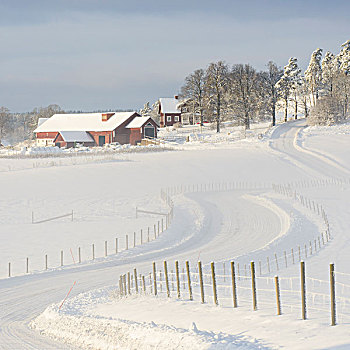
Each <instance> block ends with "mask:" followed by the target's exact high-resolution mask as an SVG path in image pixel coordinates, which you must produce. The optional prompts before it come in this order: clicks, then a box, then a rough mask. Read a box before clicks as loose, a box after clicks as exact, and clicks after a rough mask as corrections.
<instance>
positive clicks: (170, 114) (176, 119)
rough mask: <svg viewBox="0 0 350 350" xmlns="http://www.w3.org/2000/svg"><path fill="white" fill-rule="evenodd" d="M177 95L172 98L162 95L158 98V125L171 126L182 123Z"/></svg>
mask: <svg viewBox="0 0 350 350" xmlns="http://www.w3.org/2000/svg"><path fill="white" fill-rule="evenodd" d="M178 104H179V99H178V96H174V97H173V98H168V97H162V98H160V99H159V111H158V113H159V114H160V127H166V126H173V125H174V124H176V123H182V120H181V109H180V108H179V107H178Z"/></svg>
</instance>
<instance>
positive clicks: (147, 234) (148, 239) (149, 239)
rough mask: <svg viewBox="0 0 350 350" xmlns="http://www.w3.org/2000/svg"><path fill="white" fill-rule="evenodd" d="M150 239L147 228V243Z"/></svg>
mask: <svg viewBox="0 0 350 350" xmlns="http://www.w3.org/2000/svg"><path fill="white" fill-rule="evenodd" d="M149 241H150V239H149V227H148V228H147V242H149Z"/></svg>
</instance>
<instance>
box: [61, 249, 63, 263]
mask: <svg viewBox="0 0 350 350" xmlns="http://www.w3.org/2000/svg"><path fill="white" fill-rule="evenodd" d="M61 266H63V250H61Z"/></svg>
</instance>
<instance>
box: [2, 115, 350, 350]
mask: <svg viewBox="0 0 350 350" xmlns="http://www.w3.org/2000/svg"><path fill="white" fill-rule="evenodd" d="M303 123H304V122H303V121H297V122H291V123H287V124H285V125H280V126H278V127H276V128H274V129H271V130H268V128H264V132H263V133H261V135H260V132H259V133H254V134H253V135H252V137H248V138H247V139H243V140H235V141H234V140H228V139H227V137H230V135H226V136H225V138H226V139H225V140H224V139H222V140H221V141H220V140H212V141H214V142H213V143H210V142H207V141H208V140H207V141H205V138H206V137H205V138H201V136H200V135H199V136H198V135H197V136H195V137H194V140H192V142H189V143H187V144H186V143H184V144H182V145H181V146H179V148H178V150H176V149H175V150H172V151H164V152H146V153H128V154H127V155H125V154H122V155H121V154H119V155H114V156H113V157H114V158H113V159H104V160H101V159H95V160H96V161H94V159H93V158H91V159H90V161H89V162H85V161H81V162H79V161H78V162H76V163H75V164H73V163H72V162H71V161H70V160H68V159H61V161H62V162H64V164H63V163H62V164H53V165H52V166H46V163H45V162H48V161H51V160H50V159H45V160H40V161H41V162H44V163H38V166H36V167H33V166H32V167H30V165H31V164H32V162H33V159H1V161H0V168H2V169H3V172H1V173H0V184H1V197H0V224H1V232H0V235H1V238H2V240H1V241H2V242H3V244H2V245H1V246H0V277H1V278H2V279H1V280H0V289H1V293H0V295H1V296H0V304H1V307H0V315H1V321H0V327H1V333H0V348H3V349H19V348H23V349H50V348H52V349H67V348H68V349H69V348H82V349H89V348H91V349H117V348H121V349H132V348H138V349H142V348H144V349H148V348H149V349H151V348H158V349H162V348H167V349H169V348H170V349H171V348H174V349H175V348H191V349H192V348H193V349H209V348H219V349H220V348H222V349H228V348H230V349H231V348H232V349H235V348H242V349H258V348H259V349H262V348H279V347H286V348H294V349H305V348H308V349H316V348H317V349H321V348H327V349H328V348H337V349H340V348H344V349H345V348H348V347H349V346H350V336H349V335H348V334H349V331H350V328H349V321H350V287H349V286H350V271H349V268H348V266H349V258H348V253H347V252H348V249H349V247H350V246H349V241H348V238H347V232H348V227H349V226H350V219H349V218H350V209H349V192H350V184H349V179H350V171H349V168H350V159H349V155H348V152H347V149H346V145H348V144H349V139H350V135H349V127H348V126H346V125H345V126H339V127H332V128H331V131H330V132H329V133H328V132H326V131H325V130H324V129H322V128H307V129H303ZM265 132H266V133H265ZM212 137H214V136H212ZM218 145H220V146H219V147H218ZM79 159H83V158H79ZM52 160H55V159H52ZM60 165H64V166H60ZM9 170H10V171H9ZM276 185H283V186H284V187H283V188H282V191H281V187H276ZM161 189H165V190H166V189H168V190H169V189H170V191H169V194H170V196H171V197H172V199H173V201H174V217H173V220H172V221H171V224H170V226H169V228H168V229H166V230H164V232H163V233H161V234H160V235H159V237H158V236H157V235H156V236H157V238H156V239H153V238H154V225H156V229H157V225H158V222H161V219H162V218H163V219H164V216H163V215H156V214H141V213H139V214H138V216H137V218H136V216H135V210H136V207H138V208H139V209H143V210H147V211H152V212H158V213H165V212H168V210H169V206H168V205H167V204H166V203H165V202H164V201H163V200H162V199H161V198H160V191H161ZM282 192H283V193H282ZM315 205H316V206H315ZM317 205H318V210H317ZM320 208H323V209H324V211H325V212H326V214H327V218H328V220H329V225H330V240H329V242H328V236H327V235H326V233H325V231H326V230H327V225H326V222H325V219H324V217H323V215H322V214H321V213H320ZM72 210H73V212H74V219H73V221H72V220H71V218H70V217H66V218H62V219H57V220H53V221H48V222H43V223H38V224H32V213H33V212H34V219H35V221H37V220H44V219H47V218H52V217H55V216H59V215H63V214H68V213H70V212H71V211H72ZM148 227H149V228H150V242H148V237H147V235H148ZM141 229H142V232H143V242H144V244H142V245H141V244H140V239H141ZM134 232H135V233H136V247H133V234H134ZM126 235H128V237H129V249H128V250H125V248H126V247H125V244H126V238H125V236H126ZM116 238H118V254H115V239H116ZM322 239H323V241H322ZM105 242H107V257H105V256H104V255H105V244H106V243H105ZM310 242H311V246H312V248H310ZM92 244H94V247H95V259H94V260H92ZM305 245H306V248H307V249H306V252H305ZM79 247H80V249H81V260H82V262H81V263H80V264H78V263H77V261H78V248H79ZM292 249H293V250H292ZM299 249H300V259H303V260H304V261H305V263H306V274H307V281H306V282H307V283H306V286H307V291H308V292H309V294H308V296H307V298H308V299H307V306H308V320H306V321H302V320H301V314H300V297H299V294H300V292H299V291H300V286H299V274H300V273H299V255H298V254H299ZM310 249H311V250H310ZM315 249H316V251H315ZM61 250H62V251H63V254H64V266H63V267H61V266H60V257H61ZM46 254H47V256H48V268H49V269H48V271H45V255H46ZM27 257H28V258H29V273H28V274H27V273H26V258H27ZM276 258H277V263H276ZM268 259H269V260H268ZM293 259H294V264H293ZM164 260H166V261H167V262H168V264H169V273H170V276H171V283H170V288H171V298H170V299H168V298H167V297H166V293H165V284H164V269H163V261H164ZM175 260H178V261H179V263H180V267H181V271H180V272H181V278H183V277H184V274H183V270H182V269H183V268H184V267H185V265H184V262H185V261H186V260H188V261H189V262H190V266H191V274H192V279H193V292H194V301H189V295H188V291H187V289H183V290H182V297H181V299H179V300H177V298H176V293H175V291H174V288H176V283H175V286H174V261H175ZM198 260H201V261H202V263H203V265H204V272H205V274H207V275H208V276H207V277H206V278H207V280H206V284H208V286H207V287H206V303H205V304H204V305H202V304H201V303H200V297H199V289H198V288H199V287H198V281H197V276H198V274H197V271H196V264H197V261H198ZM252 260H253V261H254V262H255V266H256V271H257V277H258V279H257V291H258V310H257V311H251V290H250V288H251V287H250V279H249V278H250V277H249V276H250V274H249V264H250V261H252ZM153 261H155V262H156V265H157V267H158V270H163V280H162V281H158V288H162V290H160V289H159V295H158V296H157V297H154V296H153V295H152V293H151V284H150V281H149V273H150V272H151V271H152V262H153ZM211 261H214V262H215V263H216V271H217V274H218V284H219V285H218V299H219V306H218V307H216V306H215V305H213V301H212V289H211V282H210V270H209V266H210V262H211ZM230 261H235V264H236V265H235V266H236V274H237V275H239V276H240V279H239V280H238V281H237V287H238V289H237V291H238V292H237V293H238V305H239V307H238V308H237V309H233V308H232V306H231V304H232V296H231V294H230V288H231V287H230V283H231V282H230V270H229V268H230ZM9 262H11V275H13V276H15V277H11V278H7V275H8V263H9ZM331 262H333V263H335V270H336V281H337V285H336V295H337V297H338V299H337V308H338V309H337V311H338V320H337V321H338V323H339V324H338V325H337V326H335V327H331V326H329V323H330V315H329V284H328V280H329V263H331ZM277 265H278V267H277ZM134 268H136V269H137V272H138V273H140V274H143V275H145V276H146V279H145V280H146V293H141V294H140V295H138V296H137V295H135V294H133V295H132V296H129V297H127V298H125V297H123V298H120V296H119V292H118V288H119V286H118V281H119V276H120V275H121V274H125V273H126V272H128V271H130V272H132V271H133V269H134ZM277 268H278V270H277ZM158 272H159V271H158ZM276 274H277V275H278V276H279V277H280V283H281V298H282V315H281V316H276V310H275V294H274V280H273V277H274V275H276ZM183 284H185V287H186V281H185V283H184V281H181V285H182V288H183ZM73 285H74V287H73V288H72V291H71V293H70V294H69V296H68V298H67V300H66V301H65V303H64V304H63V306H62V308H61V309H59V307H60V305H61V304H62V300H63V299H64V298H65V297H66V295H67V293H68V291H69V290H70V288H71V287H72V286H73ZM153 292H154V290H153ZM38 331H39V332H40V333H42V335H40V334H39V333H38Z"/></svg>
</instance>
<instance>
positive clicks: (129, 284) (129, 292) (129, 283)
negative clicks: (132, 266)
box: [128, 272, 131, 295]
mask: <svg viewBox="0 0 350 350" xmlns="http://www.w3.org/2000/svg"><path fill="white" fill-rule="evenodd" d="M128 294H129V295H130V294H131V281H130V272H128Z"/></svg>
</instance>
